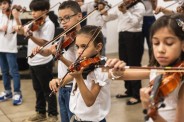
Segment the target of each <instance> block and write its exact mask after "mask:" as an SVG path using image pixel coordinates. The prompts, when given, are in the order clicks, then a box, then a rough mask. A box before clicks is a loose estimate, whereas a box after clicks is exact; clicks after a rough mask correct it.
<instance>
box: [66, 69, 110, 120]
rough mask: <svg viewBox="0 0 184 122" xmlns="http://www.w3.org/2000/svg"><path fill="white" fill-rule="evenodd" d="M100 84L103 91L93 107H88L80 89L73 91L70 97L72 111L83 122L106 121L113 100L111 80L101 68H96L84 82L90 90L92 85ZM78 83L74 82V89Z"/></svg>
mask: <svg viewBox="0 0 184 122" xmlns="http://www.w3.org/2000/svg"><path fill="white" fill-rule="evenodd" d="M93 81H95V83H98V84H99V85H100V86H102V87H101V90H100V92H99V94H98V96H97V98H96V101H95V103H94V104H93V105H92V106H91V107H87V106H86V104H85V102H84V100H83V98H82V96H81V93H80V91H79V88H77V90H76V91H74V93H73V90H72V92H71V95H70V104H69V106H70V111H71V112H72V113H74V114H75V115H76V116H77V117H78V118H80V119H81V120H83V121H93V122H99V121H101V120H102V119H104V118H105V117H106V116H107V114H108V113H109V111H110V106H111V98H110V81H111V80H110V79H108V73H102V72H101V68H96V69H95V70H94V71H92V72H90V73H89V74H88V76H87V79H86V80H84V82H85V84H86V86H87V88H88V89H91V86H92V83H93ZM75 84H76V81H75V80H74V85H73V89H74V88H75Z"/></svg>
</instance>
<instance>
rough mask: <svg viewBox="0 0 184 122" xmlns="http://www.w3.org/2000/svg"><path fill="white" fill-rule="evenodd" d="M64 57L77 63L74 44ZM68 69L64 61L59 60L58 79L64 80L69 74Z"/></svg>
mask: <svg viewBox="0 0 184 122" xmlns="http://www.w3.org/2000/svg"><path fill="white" fill-rule="evenodd" d="M63 56H64V57H65V58H66V59H67V60H69V61H71V62H74V61H75V59H76V56H75V48H74V44H72V45H71V46H70V47H69V48H68V50H67V51H65V52H64V54H63ZM67 69H68V67H67V66H66V65H65V64H64V63H63V62H62V61H60V60H58V78H63V76H64V75H65V74H66V73H67Z"/></svg>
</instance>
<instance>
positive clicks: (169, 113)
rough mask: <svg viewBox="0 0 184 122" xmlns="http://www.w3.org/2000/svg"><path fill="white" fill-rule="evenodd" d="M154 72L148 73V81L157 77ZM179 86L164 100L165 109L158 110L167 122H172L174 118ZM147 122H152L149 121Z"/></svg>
mask: <svg viewBox="0 0 184 122" xmlns="http://www.w3.org/2000/svg"><path fill="white" fill-rule="evenodd" d="M157 75H158V74H157V71H156V70H151V72H150V81H152V80H153V79H154V78H155V77H156V76H157ZM179 88H180V86H178V87H177V88H176V89H175V90H174V91H173V92H172V93H171V94H169V95H168V96H167V97H165V99H164V103H165V105H166V107H165V108H160V109H159V110H158V111H159V114H160V115H161V116H162V117H163V118H164V119H166V120H167V122H174V120H175V116H176V106H177V99H178V91H179ZM148 122H153V121H152V120H151V119H149V121H148Z"/></svg>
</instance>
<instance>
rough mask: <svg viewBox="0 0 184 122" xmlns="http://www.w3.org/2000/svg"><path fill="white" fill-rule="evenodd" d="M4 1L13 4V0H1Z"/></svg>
mask: <svg viewBox="0 0 184 122" xmlns="http://www.w3.org/2000/svg"><path fill="white" fill-rule="evenodd" d="M2 2H8V3H9V4H12V1H11V0H0V3H2Z"/></svg>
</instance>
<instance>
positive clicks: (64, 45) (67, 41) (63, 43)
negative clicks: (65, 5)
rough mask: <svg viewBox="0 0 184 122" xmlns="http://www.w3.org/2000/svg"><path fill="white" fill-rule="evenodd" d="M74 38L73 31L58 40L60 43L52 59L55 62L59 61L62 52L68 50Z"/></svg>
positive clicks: (74, 31) (74, 33) (74, 32)
mask: <svg viewBox="0 0 184 122" xmlns="http://www.w3.org/2000/svg"><path fill="white" fill-rule="evenodd" d="M75 37H76V30H75V29H73V30H72V31H71V32H68V33H67V34H66V36H65V38H64V37H63V38H62V39H61V40H60V42H59V43H58V45H57V46H56V54H55V57H54V59H55V60H58V59H59V57H60V55H61V54H63V53H64V50H68V48H69V47H70V45H72V44H73V43H74V41H75Z"/></svg>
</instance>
